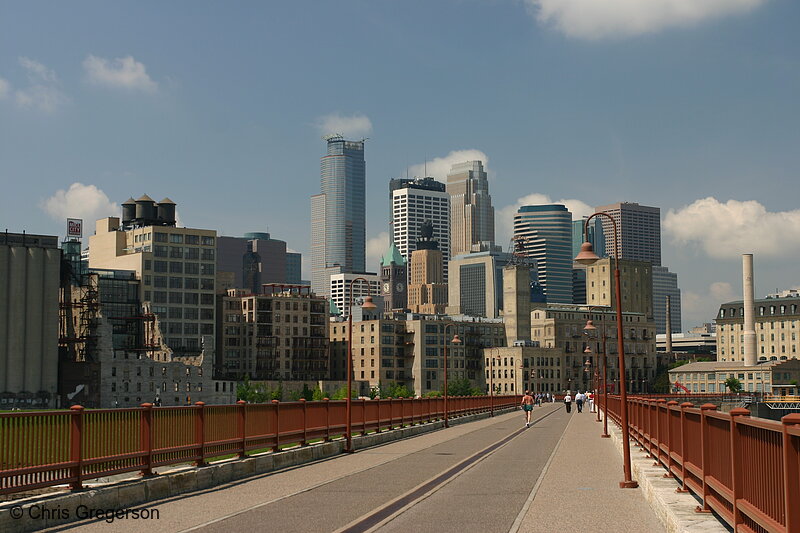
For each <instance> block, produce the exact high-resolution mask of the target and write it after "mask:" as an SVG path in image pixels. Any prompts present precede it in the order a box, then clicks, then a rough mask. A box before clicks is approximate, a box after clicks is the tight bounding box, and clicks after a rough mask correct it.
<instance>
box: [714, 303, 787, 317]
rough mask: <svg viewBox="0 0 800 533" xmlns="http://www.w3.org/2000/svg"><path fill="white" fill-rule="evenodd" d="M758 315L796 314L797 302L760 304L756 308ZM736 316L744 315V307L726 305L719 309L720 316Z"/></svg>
mask: <svg viewBox="0 0 800 533" xmlns="http://www.w3.org/2000/svg"><path fill="white" fill-rule="evenodd" d="M757 311H758V315H759V316H765V315H767V314H770V315H774V314H781V315H786V314H789V315H796V314H797V304H776V305H770V306H766V305H760V306H758V308H757ZM737 313H738V316H742V317H743V316H744V307H739V308H736V307H728V308H727V309H726V308H721V309H720V310H719V317H720V318H736V316H737Z"/></svg>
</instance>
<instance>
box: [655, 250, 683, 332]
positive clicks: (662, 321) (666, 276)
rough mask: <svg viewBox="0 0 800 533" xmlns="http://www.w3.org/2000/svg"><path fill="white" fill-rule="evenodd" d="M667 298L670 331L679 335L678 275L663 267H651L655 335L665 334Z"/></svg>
mask: <svg viewBox="0 0 800 533" xmlns="http://www.w3.org/2000/svg"><path fill="white" fill-rule="evenodd" d="M667 296H669V310H670V317H669V321H670V322H671V324H670V325H671V328H670V331H671V332H672V333H680V332H681V331H683V329H682V328H681V290H680V288H679V287H678V274H676V273H674V272H670V271H669V268H667V267H665V266H653V319H654V320H655V322H656V333H657V334H659V335H661V334H664V333H666V332H667Z"/></svg>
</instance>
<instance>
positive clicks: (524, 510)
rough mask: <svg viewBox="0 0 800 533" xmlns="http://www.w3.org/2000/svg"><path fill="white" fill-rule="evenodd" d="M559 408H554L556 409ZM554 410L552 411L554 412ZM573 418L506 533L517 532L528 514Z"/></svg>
mask: <svg viewBox="0 0 800 533" xmlns="http://www.w3.org/2000/svg"><path fill="white" fill-rule="evenodd" d="M558 410H559V409H556V411H558ZM556 411H553V412H554V413H555V412H556ZM572 420H573V418H572V417H570V419H569V422H568V423H567V427H565V428H564V431H563V433H561V437H559V439H558V442H557V443H556V445H555V446H554V447H553V453H551V454H550V457H548V458H547V462H546V463H545V464H544V468H542V472H541V473H540V474H539V478H538V479H537V480H536V483H535V484H534V485H533V488H532V489H531V493H530V494H529V495H528V499H527V500H525V505H523V506H522V509H521V510H520V512H519V514H518V515H517V518H516V520H514V523H513V524H511V529H509V530H508V533H517V532H518V531H519V528H520V526H521V525H522V521H523V520H524V519H525V515H526V514H528V510H529V509H530V508H531V504H532V503H533V500H535V499H536V493H538V492H539V487H540V486H541V485H542V481H543V480H544V476H545V475H546V474H547V471H548V470H550V463H552V462H553V459H554V458H555V456H556V453H557V452H558V449H559V448H560V447H561V441H563V440H564V435H566V434H567V429H568V428H569V425H570V424H572Z"/></svg>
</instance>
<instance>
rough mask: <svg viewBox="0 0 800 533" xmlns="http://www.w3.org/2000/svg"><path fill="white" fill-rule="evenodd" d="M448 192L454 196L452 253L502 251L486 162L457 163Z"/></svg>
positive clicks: (451, 197)
mask: <svg viewBox="0 0 800 533" xmlns="http://www.w3.org/2000/svg"><path fill="white" fill-rule="evenodd" d="M447 194H449V195H450V255H451V256H452V257H455V256H457V255H462V254H468V253H471V252H484V251H492V252H499V251H500V248H499V247H497V246H495V243H494V207H492V197H491V196H490V195H489V180H488V179H487V175H486V172H485V171H484V170H483V162H482V161H466V162H464V163H458V164H456V165H453V166H452V167H451V169H450V173H449V174H448V175H447ZM448 279H449V273H448Z"/></svg>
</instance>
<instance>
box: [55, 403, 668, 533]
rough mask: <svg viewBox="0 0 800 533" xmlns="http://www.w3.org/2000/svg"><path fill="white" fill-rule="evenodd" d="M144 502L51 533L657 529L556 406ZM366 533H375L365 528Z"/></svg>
mask: <svg viewBox="0 0 800 533" xmlns="http://www.w3.org/2000/svg"><path fill="white" fill-rule="evenodd" d="M534 420H535V422H536V423H535V424H534V425H533V426H532V427H531V428H529V429H524V428H523V415H522V414H521V412H515V413H509V414H504V415H501V416H497V417H495V418H492V419H484V420H480V421H477V422H473V423H469V424H462V425H457V426H453V427H451V428H449V429H444V430H441V431H436V432H433V433H429V434H425V435H422V436H418V437H414V438H410V439H406V440H402V441H397V442H393V443H390V444H386V445H383V446H378V447H374V448H370V449H365V450H359V451H358V452H357V453H355V454H352V455H342V456H338V457H335V458H333V459H328V460H325V461H320V462H317V463H312V464H309V465H306V466H303V467H298V468H292V469H287V470H284V471H279V472H274V473H271V474H267V475H262V476H258V477H255V478H249V479H247V480H242V481H238V482H234V483H230V484H227V485H223V486H221V487H216V488H214V489H210V490H205V491H200V492H196V493H192V494H188V495H185V496H182V497H177V498H171V499H168V500H162V501H158V502H153V503H152V504H149V505H148V506H147V507H149V508H151V509H152V508H157V509H158V514H159V520H158V521H157V522H154V521H143V520H117V521H115V522H113V523H111V524H109V523H107V522H103V521H99V522H97V521H95V522H82V523H81V522H78V523H75V524H72V525H70V526H66V527H64V526H62V527H60V528H59V529H58V530H59V531H70V530H75V531H80V532H84V531H85V532H91V531H97V532H103V533H108V532H111V531H124V532H125V533H136V532H139V531H142V532H147V533H152V531H201V532H207V533H212V532H226V533H227V532H230V531H276V532H278V531H279V532H282V533H284V532H285V533H289V532H298V533H300V532H302V533H307V532H308V531H319V532H326V531H367V530H374V531H381V532H393V531H397V532H407V531H415V532H420V533H424V532H427V531H430V532H447V531H481V532H487V533H489V532H498V533H506V532H516V531H521V532H538V531H542V532H545V531H548V532H550V531H587V530H592V531H618V532H628V531H630V532H655V533H657V532H661V531H665V529H664V527H663V526H662V524H661V523H660V522H659V520H658V518H657V517H656V515H655V513H654V511H653V510H652V509H651V508H650V507H649V505H648V504H647V502H646V501H645V499H644V496H643V495H642V493H641V491H640V489H625V490H623V489H619V488H618V482H619V481H620V480H621V478H622V461H621V458H620V455H619V453H618V452H617V450H616V449H615V447H614V444H613V443H612V442H611V440H610V439H601V438H599V434H600V432H601V428H600V424H598V423H597V422H595V415H594V414H592V413H589V412H588V409H587V410H585V411H584V412H583V413H581V414H579V413H576V412H575V410H574V409H573V413H572V414H567V413H566V412H565V411H564V407H563V405H561V404H545V405H544V406H543V407H542V408H536V410H535V411H534ZM370 528H372V529H370Z"/></svg>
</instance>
